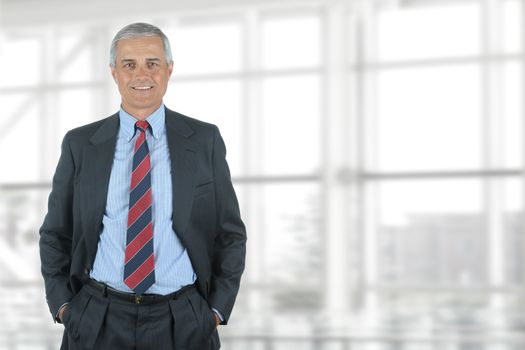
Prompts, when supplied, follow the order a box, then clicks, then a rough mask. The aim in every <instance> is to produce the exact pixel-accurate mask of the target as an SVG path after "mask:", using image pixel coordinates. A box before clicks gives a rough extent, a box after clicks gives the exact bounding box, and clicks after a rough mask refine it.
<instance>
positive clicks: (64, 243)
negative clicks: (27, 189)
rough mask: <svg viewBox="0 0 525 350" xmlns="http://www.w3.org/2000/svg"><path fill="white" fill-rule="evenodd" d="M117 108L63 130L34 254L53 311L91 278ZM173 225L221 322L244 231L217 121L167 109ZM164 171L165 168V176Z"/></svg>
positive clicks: (233, 290)
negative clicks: (195, 117) (98, 119)
mask: <svg viewBox="0 0 525 350" xmlns="http://www.w3.org/2000/svg"><path fill="white" fill-rule="evenodd" d="M118 127H119V117H118V113H116V114H114V115H112V116H110V117H108V118H105V119H103V120H100V121H97V122H94V123H91V124H88V125H85V126H82V127H79V128H76V129H73V130H71V131H69V132H68V133H67V134H66V136H65V137H64V140H63V143H62V153H61V156H60V160H59V162H58V165H57V168H56V171H55V175H54V177H53V187H52V190H51V194H50V195H49V202H48V213H47V215H46V217H45V219H44V223H43V224H42V227H41V228H40V257H41V262H42V275H43V277H44V282H45V289H46V298H47V302H48V305H49V308H50V311H51V314H52V316H53V318H54V317H55V315H56V314H57V312H58V309H59V307H60V306H61V305H62V304H63V303H65V302H67V301H69V300H71V299H72V297H73V296H74V295H75V294H76V293H78V291H79V290H80V288H81V287H82V285H83V284H84V283H85V282H86V281H87V279H88V278H89V275H88V274H89V271H90V270H91V268H92V266H93V262H94V260H95V254H96V251H97V245H98V241H99V235H100V232H101V229H102V217H103V214H104V210H105V206H106V198H107V193H108V183H109V177H110V173H111V165H112V162H113V156H114V153H115V145H116V138H117V132H118ZM166 135H167V140H168V147H169V152H170V158H171V174H170V176H171V179H172V183H173V215H172V219H173V230H174V231H175V232H176V233H177V235H178V236H179V238H180V240H181V242H182V243H183V244H184V246H185V247H186V249H187V251H188V255H189V257H190V260H191V262H192V264H193V268H194V270H195V273H196V275H197V282H198V289H199V291H200V293H201V294H202V295H203V296H204V298H205V299H206V300H207V301H208V303H209V305H210V307H214V308H216V309H218V310H219V311H220V312H221V313H222V315H223V316H224V318H225V321H224V322H223V323H224V324H226V323H227V321H228V318H229V317H230V313H231V311H232V308H233V304H234V301H235V298H236V296H237V292H238V289H239V282H240V278H241V274H242V272H243V270H244V261H245V253H246V230H245V227H244V224H243V222H242V220H241V217H240V213H239V205H238V202H237V198H236V195H235V192H234V189H233V186H232V183H231V178H230V171H229V168H228V165H227V163H226V159H225V156H226V148H225V145H224V142H223V140H222V137H221V135H220V132H219V130H218V128H217V127H216V126H215V125H213V124H209V123H205V122H202V121H199V120H196V119H193V118H190V117H187V116H185V115H182V114H180V113H177V112H174V111H171V110H169V109H167V108H166ZM167 175H168V174H166V176H167Z"/></svg>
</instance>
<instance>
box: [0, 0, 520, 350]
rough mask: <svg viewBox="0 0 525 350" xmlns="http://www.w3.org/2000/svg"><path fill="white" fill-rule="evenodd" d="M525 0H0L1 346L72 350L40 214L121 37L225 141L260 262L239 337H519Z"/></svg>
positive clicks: (112, 105) (430, 342)
mask: <svg viewBox="0 0 525 350" xmlns="http://www.w3.org/2000/svg"><path fill="white" fill-rule="evenodd" d="M524 13H525V9H524V6H523V4H522V1H521V0H279V1H275V0H242V1H241V0H221V1H217V0H215V1H214V0H191V1H189V0H173V1H167V0H149V1H147V2H145V1H123V0H91V1H84V0H83V1H80V0H48V1H45V2H44V1H37V0H0V106H1V108H0V130H1V131H0V135H1V136H0V164H1V166H0V349H2V350H3V349H7V350H11V349H45V350H51V349H58V346H59V343H60V340H61V334H62V330H63V326H62V325H60V324H54V323H53V321H52V318H51V315H50V313H49V311H48V308H47V305H46V303H45V296H44V291H43V281H42V278H41V276H40V260H39V255H38V238H39V237H38V228H39V226H40V225H41V223H42V221H43V217H44V215H45V212H46V210H47V196H48V194H49V192H50V189H51V188H50V183H51V177H52V175H53V173H54V170H55V166H56V163H57V160H58V156H59V150H60V143H61V139H62V137H63V136H64V134H65V132H66V131H67V130H69V129H71V128H74V127H77V126H80V125H83V124H86V123H89V122H92V121H95V120H99V119H102V118H103V117H105V116H107V115H110V114H112V113H114V112H116V111H117V110H118V108H119V95H118V91H117V89H116V86H115V84H114V83H113V81H112V80H111V79H110V74H109V68H108V51H109V44H110V41H111V39H112V37H113V36H114V34H115V33H116V32H117V31H118V30H119V29H120V28H121V27H123V26H124V25H126V24H128V23H131V22H136V21H145V22H150V23H153V24H155V25H157V26H159V27H160V28H162V29H163V30H164V31H165V32H166V34H167V35H168V37H169V38H170V40H171V44H172V48H173V54H174V61H175V66H174V67H175V68H174V74H173V76H172V79H171V81H170V86H169V88H168V93H167V94H166V96H165V99H164V102H165V104H166V105H167V106H168V107H169V108H171V109H174V110H176V111H178V112H181V113H184V114H187V115H189V116H192V117H195V118H198V119H202V120H205V121H209V122H212V123H215V124H217V125H218V126H219V128H220V129H221V131H222V134H223V136H224V139H225V141H226V146H227V150H228V156H227V159H228V162H229V164H230V168H231V173H232V177H233V181H234V186H235V188H236V191H237V194H238V197H239V202H240V205H241V213H242V215H243V218H244V220H245V222H246V224H247V227H248V234H249V240H248V260H247V267H246V272H245V274H244V279H243V281H242V287H241V291H240V294H239V297H238V302H237V304H236V308H235V309H234V312H233V314H232V318H231V322H230V324H229V325H228V326H226V327H221V328H220V333H221V336H222V343H223V349H225V350H259V349H261V350H269V349H278V350H281V349H284V350H288V349H294V350H303V349H305V350H306V349H308V350H310V349H312V350H317V349H322V350H327V349H330V350H343V349H344V350H350V349H351V350H518V349H520V350H521V349H524V348H525V233H524V223H525V221H524V217H523V198H524V196H525V189H524V186H523V184H524V180H525V173H524V171H523V169H524V160H525V154H524V152H523V150H524V147H525V145H524V143H523V136H524V135H523V134H524V130H525V125H524V123H523V120H524V117H525V111H524V109H523V100H524V93H525V92H524V81H525V72H524V69H523V63H524V62H525V52H524V42H525V38H524V31H525V26H524V25H523V20H524Z"/></svg>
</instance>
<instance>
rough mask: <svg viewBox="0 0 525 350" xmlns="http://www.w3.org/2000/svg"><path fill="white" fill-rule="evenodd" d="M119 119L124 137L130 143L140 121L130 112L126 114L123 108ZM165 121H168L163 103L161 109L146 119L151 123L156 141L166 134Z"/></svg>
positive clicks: (151, 129)
mask: <svg viewBox="0 0 525 350" xmlns="http://www.w3.org/2000/svg"><path fill="white" fill-rule="evenodd" d="M119 119H120V128H121V130H122V131H123V132H124V135H125V136H126V140H127V141H128V142H130V141H131V140H132V139H133V137H134V136H135V123H136V122H137V121H138V120H137V119H135V118H134V117H132V116H131V115H130V114H129V113H128V112H126V111H125V110H124V109H123V108H122V106H121V107H120V111H119ZM165 119H166V111H165V109H164V104H163V103H162V104H161V105H160V107H159V108H158V109H157V110H156V111H155V112H153V113H152V114H150V115H149V116H148V117H147V118H146V119H145V120H146V121H147V122H148V123H149V125H150V131H151V134H152V135H153V137H154V138H155V139H156V140H158V139H159V138H160V136H161V135H162V134H163V133H164V129H165V124H164V123H165Z"/></svg>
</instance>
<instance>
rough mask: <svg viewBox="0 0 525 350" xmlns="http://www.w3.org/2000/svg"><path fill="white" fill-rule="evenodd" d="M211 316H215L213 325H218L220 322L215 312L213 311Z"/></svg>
mask: <svg viewBox="0 0 525 350" xmlns="http://www.w3.org/2000/svg"><path fill="white" fill-rule="evenodd" d="M213 316H215V327H218V326H219V325H220V324H221V319H220V318H219V316H217V314H216V313H214V314H213Z"/></svg>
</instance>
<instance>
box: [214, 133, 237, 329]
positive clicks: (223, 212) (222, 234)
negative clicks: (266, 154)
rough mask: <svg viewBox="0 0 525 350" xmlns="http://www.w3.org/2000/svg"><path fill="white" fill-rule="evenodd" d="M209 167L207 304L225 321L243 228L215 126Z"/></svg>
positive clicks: (234, 293) (233, 291) (230, 306)
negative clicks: (212, 203) (212, 206)
mask: <svg viewBox="0 0 525 350" xmlns="http://www.w3.org/2000/svg"><path fill="white" fill-rule="evenodd" d="M213 170H214V181H215V191H216V192H215V200H216V209H217V216H216V218H217V222H216V230H217V231H216V239H215V246H214V260H213V267H212V268H213V273H212V278H211V290H210V296H209V301H210V305H211V306H212V307H214V308H216V309H217V310H219V311H220V313H221V315H222V316H223V318H224V319H223V321H222V322H221V323H222V324H227V323H228V319H229V317H230V314H231V311H232V309H233V304H234V303H235V298H236V297H237V292H238V291H239V284H240V280H241V275H242V273H243V271H244V264H245V256H246V228H245V226H244V223H243V221H242V220H241V215H240V211H239V203H238V201H237V196H236V195H235V190H234V189H233V185H232V182H231V177H230V170H229V168H228V164H227V162H226V147H225V145H224V141H223V139H222V137H221V134H220V132H219V129H218V128H217V127H215V132H214V143H213Z"/></svg>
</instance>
